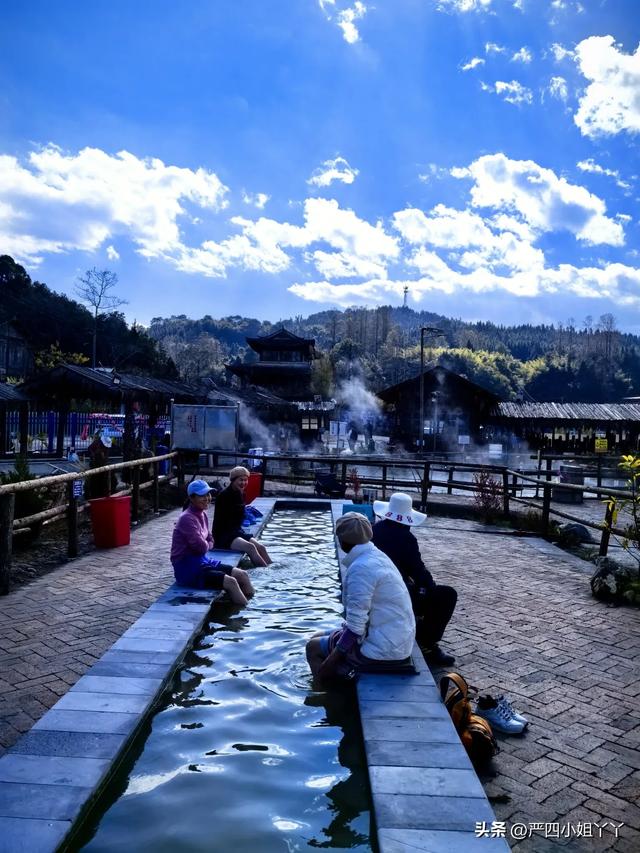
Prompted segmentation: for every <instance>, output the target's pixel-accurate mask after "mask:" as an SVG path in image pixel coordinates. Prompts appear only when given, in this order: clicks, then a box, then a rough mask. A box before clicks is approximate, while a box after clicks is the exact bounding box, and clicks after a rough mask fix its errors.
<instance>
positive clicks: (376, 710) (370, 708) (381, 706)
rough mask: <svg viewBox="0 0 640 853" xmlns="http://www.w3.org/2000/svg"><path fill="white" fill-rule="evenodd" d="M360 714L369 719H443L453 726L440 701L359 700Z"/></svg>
mask: <svg viewBox="0 0 640 853" xmlns="http://www.w3.org/2000/svg"><path fill="white" fill-rule="evenodd" d="M360 716H361V717H362V718H363V719H364V718H365V717H367V718H370V719H395V718H401V719H413V720H444V721H445V722H447V723H448V724H449V725H451V726H453V723H452V722H451V717H450V716H449V712H448V711H447V709H446V708H445V707H444V705H443V704H442V702H390V701H385V700H384V699H381V700H380V701H376V700H373V699H361V700H360Z"/></svg>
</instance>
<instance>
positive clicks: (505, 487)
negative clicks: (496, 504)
mask: <svg viewBox="0 0 640 853" xmlns="http://www.w3.org/2000/svg"><path fill="white" fill-rule="evenodd" d="M502 511H503V513H504V514H505V515H507V516H508V515H509V474H508V473H507V469H506V468H505V469H504V471H503V472H502Z"/></svg>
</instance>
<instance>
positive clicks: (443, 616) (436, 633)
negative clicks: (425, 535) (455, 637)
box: [373, 492, 458, 666]
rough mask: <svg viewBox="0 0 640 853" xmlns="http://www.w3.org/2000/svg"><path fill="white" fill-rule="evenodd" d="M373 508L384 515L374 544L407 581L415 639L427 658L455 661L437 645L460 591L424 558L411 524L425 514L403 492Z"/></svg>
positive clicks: (376, 528) (419, 521)
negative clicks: (443, 580)
mask: <svg viewBox="0 0 640 853" xmlns="http://www.w3.org/2000/svg"><path fill="white" fill-rule="evenodd" d="M373 511H374V513H375V514H376V515H377V516H379V518H380V519H381V520H380V521H377V522H376V524H374V526H373V544H374V545H375V546H376V548H379V549H380V550H381V551H383V552H384V553H385V554H386V555H387V556H388V557H389V558H390V559H391V560H392V562H393V563H395V565H396V567H397V569H398V571H399V572H400V574H401V575H402V577H403V579H404V582H405V583H406V585H407V588H408V590H409V594H410V596H411V603H412V605H413V612H414V615H415V617H416V639H417V641H418V645H419V646H420V647H421V648H422V650H423V651H424V652H425V657H426V659H427V661H428V662H429V663H431V664H434V665H436V666H449V665H450V664H452V663H454V661H455V658H454V657H453V655H450V654H447V653H446V652H444V651H443V650H442V649H441V648H440V646H439V645H438V643H439V641H440V640H441V639H442V635H443V634H444V631H445V628H446V627H447V625H448V624H449V620H450V619H451V616H452V615H453V611H454V609H455V606H456V601H457V600H458V593H457V592H456V591H455V589H454V588H453V587H451V586H444V585H441V584H437V583H436V582H435V581H434V579H433V577H432V576H431V572H430V571H429V570H428V569H427V568H426V566H425V564H424V563H423V561H422V555H421V554H420V548H419V547H418V541H417V539H416V537H415V536H414V535H413V533H412V532H411V526H412V525H414V524H415V525H418V524H422V522H423V521H424V520H425V519H426V517H427V516H426V515H425V514H424V513H422V512H417V511H416V510H414V509H413V506H412V503H411V498H410V497H409V495H406V494H404V493H402V492H396V493H395V494H393V495H391V498H390V499H389V501H388V502H387V501H374V503H373Z"/></svg>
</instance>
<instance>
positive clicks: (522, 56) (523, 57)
mask: <svg viewBox="0 0 640 853" xmlns="http://www.w3.org/2000/svg"><path fill="white" fill-rule="evenodd" d="M532 59H533V54H532V53H531V51H530V50H529V48H528V47H521V48H520V50H517V51H516V52H515V53H514V54H513V56H512V57H511V62H524V63H525V65H526V64H528V63H529V62H531V60H532Z"/></svg>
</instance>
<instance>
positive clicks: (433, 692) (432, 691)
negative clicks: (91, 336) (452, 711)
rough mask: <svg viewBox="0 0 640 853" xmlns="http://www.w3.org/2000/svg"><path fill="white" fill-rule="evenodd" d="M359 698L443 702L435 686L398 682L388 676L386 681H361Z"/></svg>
mask: <svg viewBox="0 0 640 853" xmlns="http://www.w3.org/2000/svg"><path fill="white" fill-rule="evenodd" d="M358 698H359V699H360V700H364V699H372V700H374V701H376V702H377V701H389V702H437V703H438V704H441V703H442V700H441V699H440V693H439V692H438V689H437V688H436V687H435V685H434V686H431V685H427V684H416V683H414V682H411V681H404V682H397V681H396V679H395V678H388V677H387V680H386V682H380V680H378V681H366V682H363V680H362V679H361V681H360V682H359V684H358Z"/></svg>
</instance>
